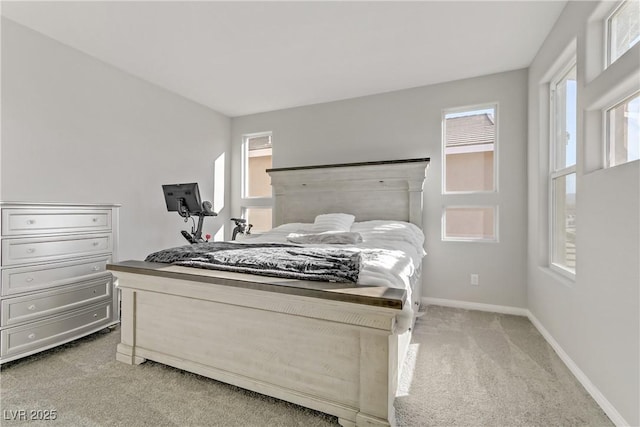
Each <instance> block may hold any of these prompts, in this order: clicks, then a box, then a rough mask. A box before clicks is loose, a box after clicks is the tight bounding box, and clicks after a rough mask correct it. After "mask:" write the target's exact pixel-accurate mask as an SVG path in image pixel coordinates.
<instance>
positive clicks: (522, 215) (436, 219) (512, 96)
mask: <svg viewBox="0 0 640 427" xmlns="http://www.w3.org/2000/svg"><path fill="white" fill-rule="evenodd" d="M310 84H313V82H310ZM526 98H527V72H526V70H519V71H512V72H507V73H501V74H495V75H490V76H485V77H478V78H474V79H469V80H463V81H456V82H452V83H445V84H439V85H433V86H426V87H420V88H415V89H409V90H403V91H397V92H391V93H386V94H381V95H375V96H368V97H362V98H356V99H349V100H345V101H338V102H332V103H326V104H318V105H312V106H307V107H300V108H293V109H287V110H281V111H275V112H269V113H264V114H256V115H251V116H244V117H238V118H234V119H233V120H232V143H231V145H232V148H231V150H232V165H233V166H232V169H233V171H232V172H233V175H232V183H233V185H232V187H231V194H232V197H233V198H232V207H233V213H234V214H239V212H240V198H239V195H240V186H239V183H240V171H239V165H240V146H241V142H242V135H243V134H247V133H253V132H261V131H273V165H274V167H287V166H301V165H314V164H328V163H348V162H361V161H373V160H390V159H405V158H416V157H430V158H431V165H430V167H429V171H428V178H427V182H426V185H425V197H424V203H425V207H426V212H425V219H424V224H425V227H424V228H425V233H426V237H427V243H426V249H427V252H428V253H429V255H428V256H427V258H426V261H425V264H424V267H425V272H424V292H423V295H424V296H428V297H436V298H446V299H456V300H463V301H470V302H476V303H486V304H497V305H504V306H512V307H526V286H525V270H526V266H525V248H526V243H525V239H526V159H525V155H526V102H527V101H526ZM489 102H497V103H498V135H499V136H498V138H499V140H498V169H499V182H498V185H499V190H500V191H499V193H498V194H490V195H474V196H472V197H469V198H465V197H463V196H446V199H445V197H444V196H442V194H441V187H442V184H441V145H442V139H441V138H442V136H441V135H442V133H441V132H442V128H441V118H442V109H444V108H452V107H460V106H469V105H477V104H484V103H489ZM445 202H446V203H462V204H466V203H471V202H478V203H489V204H498V205H499V210H500V212H499V230H500V242H499V243H460V242H442V241H441V238H440V230H441V212H442V206H443V203H445ZM471 273H478V274H480V286H477V287H476V286H471V285H470V284H469V275H470V274H471Z"/></svg>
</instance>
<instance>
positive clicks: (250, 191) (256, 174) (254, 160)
mask: <svg viewBox="0 0 640 427" xmlns="http://www.w3.org/2000/svg"><path fill="white" fill-rule="evenodd" d="M243 152H244V153H243V154H244V162H243V163H244V180H243V181H244V188H243V197H244V198H249V197H271V180H270V178H269V174H267V169H270V168H271V152H272V146H271V134H270V133H268V134H258V135H251V136H245V138H244V147H243Z"/></svg>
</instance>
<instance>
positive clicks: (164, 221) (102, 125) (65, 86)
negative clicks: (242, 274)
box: [0, 18, 230, 259]
mask: <svg viewBox="0 0 640 427" xmlns="http://www.w3.org/2000/svg"><path fill="white" fill-rule="evenodd" d="M229 132H230V119H228V118H227V117H225V116H223V115H221V114H219V113H216V112H215V111H212V110H210V109H208V108H205V107H203V106H201V105H199V104H196V103H194V102H191V101H189V100H186V99H185V98H182V97H180V96H177V95H175V94H173V93H170V92H167V91H166V90H164V89H161V88H159V87H157V86H154V85H151V84H149V83H147V82H144V81H142V80H140V79H137V78H135V77H133V76H131V75H129V74H126V73H123V72H121V71H119V70H117V69H115V68H113V67H111V66H109V65H106V64H104V63H103V62H100V61H97V60H95V59H94V58H92V57H90V56H88V55H85V54H83V53H81V52H79V51H76V50H73V49H71V48H69V47H67V46H65V45H62V44H60V43H58V42H56V41H54V40H52V39H50V38H47V37H44V36H42V35H41V34H39V33H36V32H34V31H32V30H30V29H27V28H25V27H23V26H21V25H18V24H16V23H14V22H12V21H10V20H7V19H5V18H3V19H2V158H1V162H2V163H1V171H0V174H1V177H2V178H1V183H2V187H1V197H2V200H4V201H35V202H68V203H71V202H85V203H120V204H122V208H121V212H120V221H121V222H120V243H121V246H120V259H132V258H135V259H141V258H144V257H145V256H146V254H148V253H149V252H151V251H153V250H158V249H160V248H163V247H167V246H174V245H176V244H183V243H185V241H184V239H183V238H182V236H180V234H179V232H180V230H181V229H183V228H187V227H188V226H190V224H184V223H183V222H182V219H181V218H180V217H179V216H178V215H177V214H176V213H169V212H167V211H166V207H165V205H164V200H163V196H162V189H161V185H162V184H169V183H176V182H193V181H196V182H199V184H200V186H201V193H202V198H203V199H205V200H213V190H214V189H213V185H214V184H213V173H214V171H213V164H214V161H215V160H216V159H217V158H218V156H220V155H221V154H222V153H225V152H226V151H227V149H228V144H229ZM226 159H227V160H226V161H227V166H228V156H226ZM225 169H226V175H227V176H228V167H226V168H225ZM226 181H227V182H228V178H227V180H226ZM227 199H228V195H227ZM225 212H226V211H224V212H223V214H224V213H225ZM224 222H225V218H224V217H223V218H220V219H214V220H212V219H207V223H206V224H207V228H206V230H207V231H208V232H210V233H211V234H214V233H215V231H216V230H217V228H218V227H219V226H220V224H224Z"/></svg>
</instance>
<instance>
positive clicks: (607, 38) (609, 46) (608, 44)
mask: <svg viewBox="0 0 640 427" xmlns="http://www.w3.org/2000/svg"><path fill="white" fill-rule="evenodd" d="M628 1H633V0H621V1H620V2H618V4H616V5H615V6H614V7H613V9H611V12H610V13H609V14H607V15H606V17H605V18H604V28H605V31H604V50H605V55H604V56H605V57H604V68H605V69H607V68H609V67H610V66H611V65H612V64H613V63H614V62H616V61H617V60H618V59H620V58H621V57H622V56H623V55H624V54H625V53H627V52H628V51H629V50H630V49H631V47H633V46H631V47H630V48H629V49H627V50H625V51H624V53H622V54H621V55H619V56H618V57H617V58H616V59H615V60H613V61H612V60H611V55H612V51H613V33H612V28H611V27H612V26H611V19H612V18H613V17H614V15H615V14H617V13H618V12H619V11H620V9H622V7H623V6H624V5H625V3H627V2H628ZM634 46H635V45H634Z"/></svg>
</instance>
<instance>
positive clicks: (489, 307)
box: [421, 297, 629, 427]
mask: <svg viewBox="0 0 640 427" xmlns="http://www.w3.org/2000/svg"><path fill="white" fill-rule="evenodd" d="M421 302H422V304H423V305H441V306H444V307H453V308H462V309H466V310H479V311H489V312H493V313H501V314H513V315H516V316H526V317H528V318H529V320H530V321H531V323H533V326H535V327H536V329H537V330H538V332H540V335H542V336H543V337H544V339H545V340H546V341H547V343H549V345H550V346H551V348H553V350H554V351H555V352H556V354H557V355H558V357H559V358H560V360H562V362H563V363H564V364H565V365H566V366H567V368H568V369H569V371H571V373H572V374H573V375H574V376H575V377H576V379H577V380H578V381H579V382H580V384H582V386H583V387H584V388H585V390H587V392H588V393H589V394H590V395H591V397H593V400H595V401H596V403H597V404H598V405H600V407H601V408H602V410H603V411H604V412H605V414H607V416H608V417H609V418H610V419H611V421H612V422H613V423H614V424H615V425H616V426H619V427H622V426H628V425H629V423H628V422H627V421H626V420H625V419H624V417H623V416H622V415H620V413H619V412H618V411H617V410H616V408H615V407H614V406H613V405H612V404H611V402H609V400H607V398H606V397H604V395H603V394H602V393H601V392H600V390H598V388H597V387H596V386H595V385H594V384H593V383H592V382H591V380H589V377H587V375H586V374H585V373H584V372H582V370H581V369H580V368H579V367H578V365H576V363H575V362H574V361H573V360H572V359H571V357H569V355H568V354H567V353H566V352H565V351H564V350H563V349H562V347H561V346H560V344H558V342H557V341H556V340H555V339H554V338H553V336H551V334H550V333H549V331H547V330H546V329H545V328H544V326H542V323H540V321H539V320H538V319H536V317H535V316H534V315H533V314H532V313H531V312H530V311H529V310H528V309H526V308H520V307H510V306H504V305H493V304H483V303H477V302H469V301H458V300H451V299H443V298H430V297H424V298H422V299H421Z"/></svg>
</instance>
